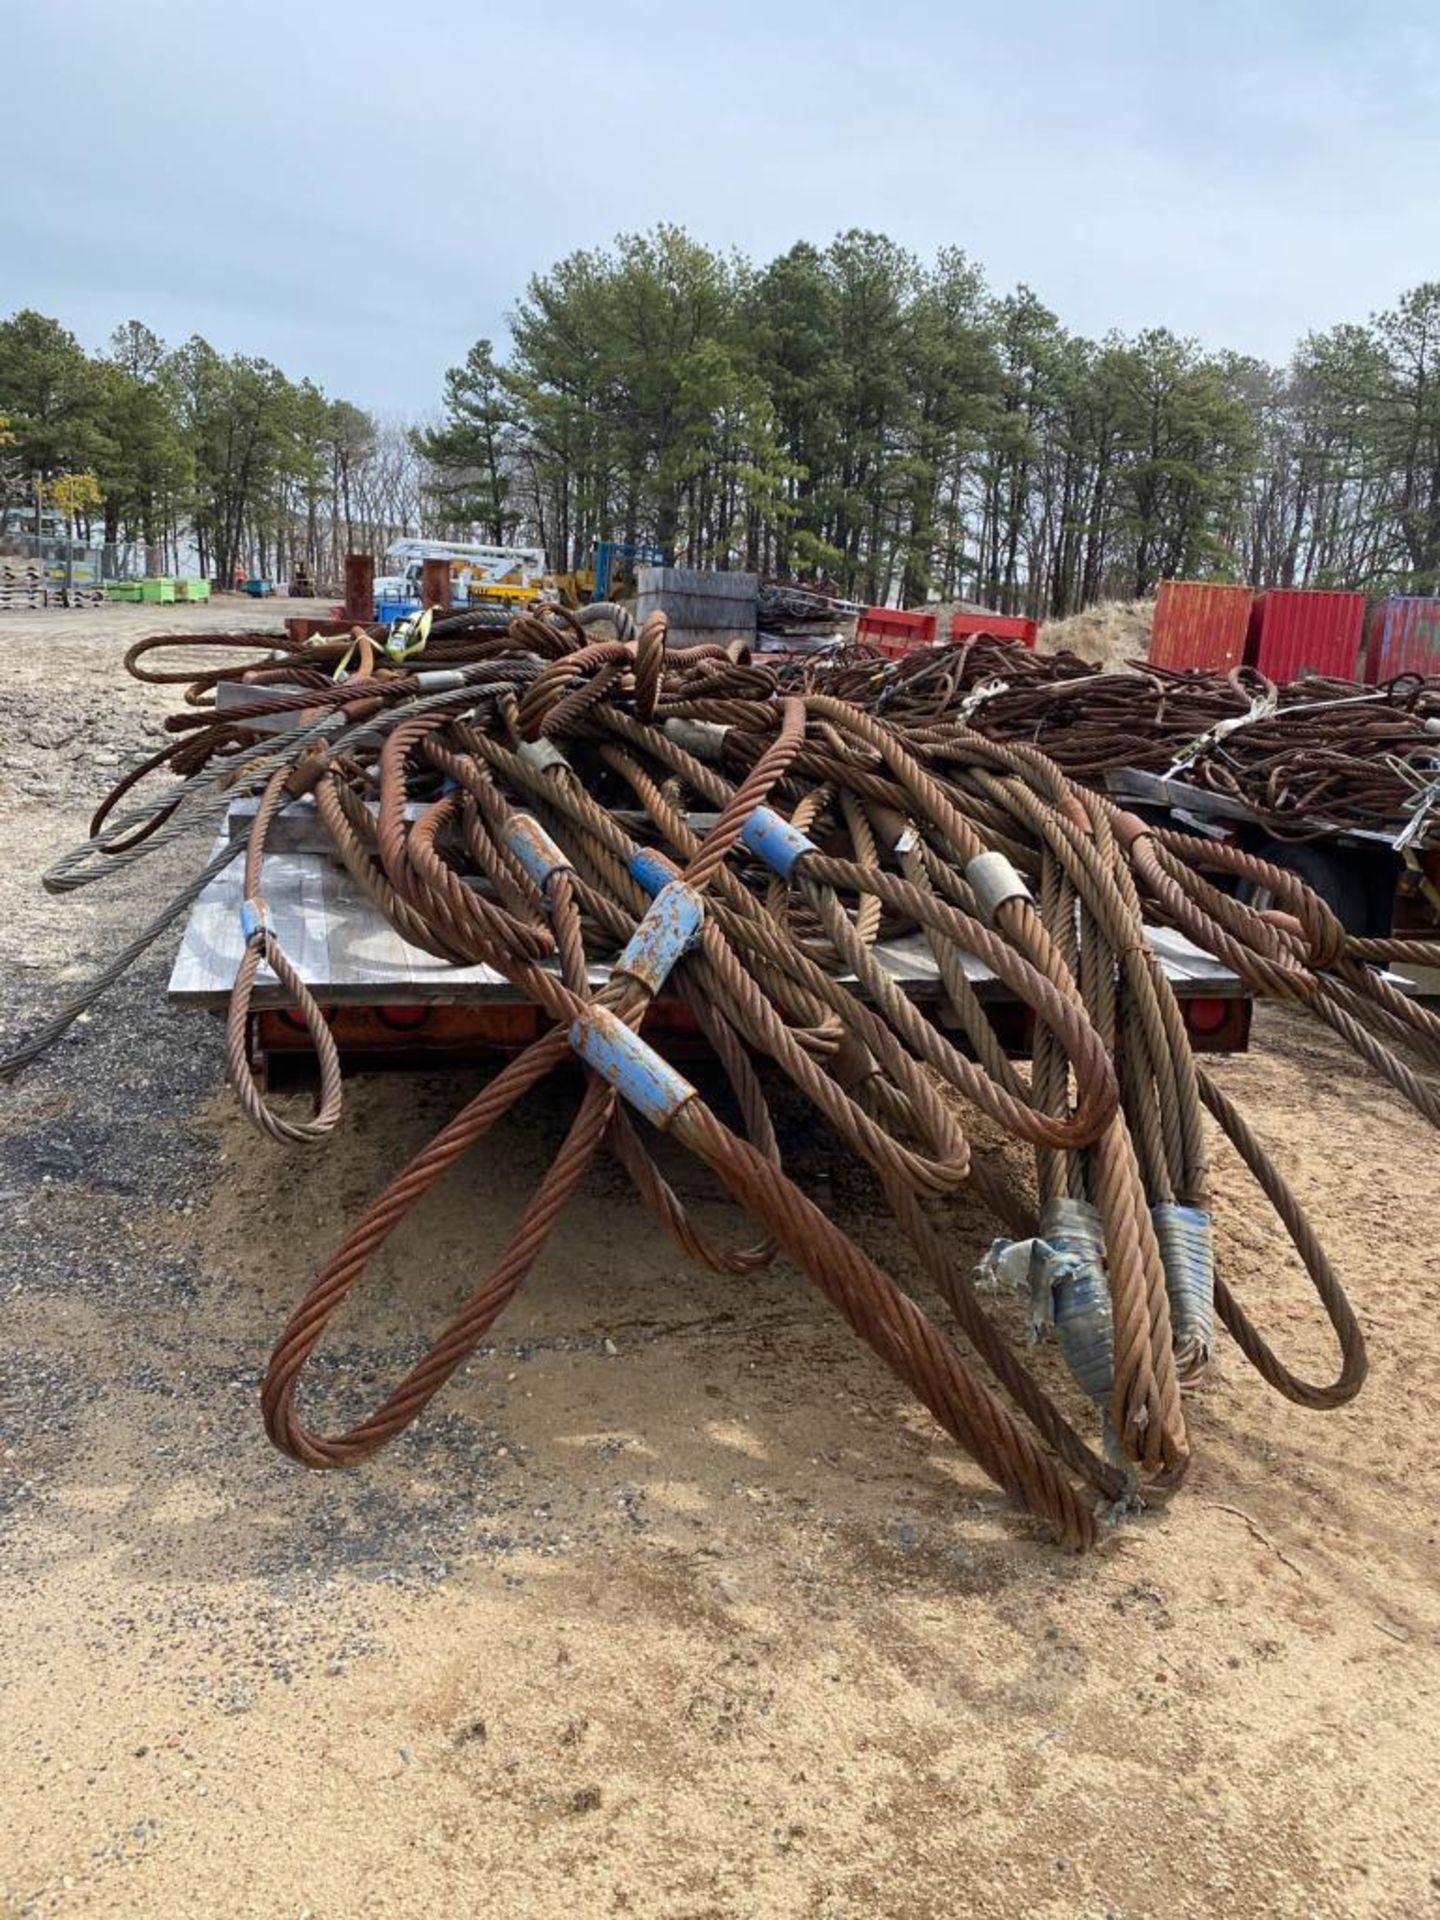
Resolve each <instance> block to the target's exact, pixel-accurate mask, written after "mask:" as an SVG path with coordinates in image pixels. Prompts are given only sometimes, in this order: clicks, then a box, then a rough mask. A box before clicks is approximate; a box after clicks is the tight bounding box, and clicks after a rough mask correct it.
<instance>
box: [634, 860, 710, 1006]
mask: <svg viewBox="0 0 1440 1920" xmlns="http://www.w3.org/2000/svg"><path fill="white" fill-rule="evenodd" d="M704 918H705V902H704V901H703V900H702V899H701V898H700V896H699V894H698V893H696V892H695V890H694V888H693V887H687V886H686V885H685V883H684V881H683V880H672V881H671V882H670V884H669V885H668V886H666V887H662V888H661V889H660V891H659V893H657V894H656V896H655V898H654V899H653V900H652V901H651V902H650V907H649V911H648V912H647V913H646V915H645V918H644V919H643V920H642V921H641V922H640V924H639V926H638V927H637V928H636V929H635V931H634V933H632V934H631V936H630V938H629V941H628V942H627V943H626V946H625V950H624V952H623V953H622V954H621V955H620V957H619V959H617V960H616V962H615V969H614V970H615V972H616V973H628V974H630V975H632V976H633V978H635V979H636V980H639V981H640V982H641V984H642V985H643V986H645V987H647V988H648V989H649V991H650V992H651V993H652V994H656V993H658V992H659V991H660V989H661V987H663V986H664V984H665V982H666V980H667V979H668V978H669V976H670V969H671V968H672V967H673V966H674V965H675V962H676V961H677V960H678V959H679V958H680V956H681V954H682V953H685V952H686V951H687V950H688V949H689V948H690V947H692V946H693V945H694V943H695V937H696V935H697V934H698V933H699V931H700V923H701V921H702V920H703V919H704Z"/></svg>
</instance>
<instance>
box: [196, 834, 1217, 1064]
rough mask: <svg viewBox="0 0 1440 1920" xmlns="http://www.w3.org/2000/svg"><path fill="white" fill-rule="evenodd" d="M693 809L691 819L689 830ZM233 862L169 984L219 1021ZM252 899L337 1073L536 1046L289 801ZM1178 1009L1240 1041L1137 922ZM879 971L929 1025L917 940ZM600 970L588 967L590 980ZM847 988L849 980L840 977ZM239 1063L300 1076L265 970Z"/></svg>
mask: <svg viewBox="0 0 1440 1920" xmlns="http://www.w3.org/2000/svg"><path fill="white" fill-rule="evenodd" d="M254 806H255V803H254V802H253V801H237V802H236V803H235V804H234V805H233V806H232V808H231V812H230V819H229V821H228V823H227V826H226V828H225V830H224V831H223V832H222V833H221V835H220V836H219V838H218V839H217V842H216V847H215V851H216V852H219V851H221V850H222V848H223V847H224V845H225V843H226V840H227V839H233V838H234V836H235V832H236V830H237V828H238V827H239V826H240V824H241V823H242V822H243V821H244V820H245V819H246V818H247V817H250V816H252V815H253V813H254ZM705 818H706V816H704V815H695V816H693V817H692V819H693V824H694V825H695V826H696V827H697V828H700V829H702V830H703V826H704V823H705ZM243 871H244V860H243V857H240V856H238V855H237V857H236V859H235V860H233V861H232V862H231V863H230V865H229V866H227V867H225V868H223V869H222V871H221V872H220V873H219V874H217V875H216V877H215V878H214V879H213V880H212V881H211V882H210V884H209V885H208V886H207V887H206V889H205V890H204V892H203V893H201V894H200V895H199V897H198V898H197V899H196V901H195V904H194V906H193V907H192V908H191V911H190V917H189V921H188V923H187V925H186V928H185V933H184V937H183V939H182V941H181V945H180V950H179V953H178V954H177V956H176V959H175V964H174V967H173V969H172V972H171V975H170V984H169V997H170V1000H171V1002H172V1003H173V1004H174V1005H176V1006H182V1007H192V1008H198V1009H201V1010H204V1011H208V1012H211V1013H220V1012H223V1011H224V1009H225V1008H226V1006H227V1004H228V1002H229V998H230V988H231V983H232V981H233V980H234V978H235V973H236V970H237V968H238V967H239V964H240V958H241V955H242V953H243V950H244V936H243V934H242V932H241V927H240V906H241V901H242V898H243V894H244V886H243ZM261 892H262V894H263V896H264V899H265V903H266V907H267V910H268V913H269V917H270V922H271V925H272V926H273V928H274V931H275V934H276V937H277V938H278V939H279V941H280V944H281V946H282V947H283V948H284V950H285V952H286V954H287V955H288V957H289V959H290V960H291V962H292V964H293V965H294V966H295V968H296V970H297V971H298V973H299V974H300V977H301V978H302V979H303V980H304V982H305V984H306V985H307V986H308V987H309V989H310V991H311V993H312V994H313V995H314V996H315V999H316V1000H317V1001H318V1003H319V1004H320V1006H321V1007H322V1008H323V1009H324V1010H325V1013H326V1018H327V1020H328V1022H329V1025H330V1028H331V1031H332V1033H333V1034H334V1036H335V1040H336V1043H337V1045H338V1046H339V1049H340V1053H341V1056H342V1060H344V1061H345V1062H346V1063H347V1064H348V1065H349V1066H350V1067H351V1068H352V1069H359V1070H368V1069H372V1068H380V1067H387V1066H394V1067H400V1066H413V1065H421V1064H439V1063H440V1060H441V1059H442V1058H448V1059H450V1060H451V1061H454V1062H456V1063H460V1062H463V1061H465V1060H467V1059H471V1058H474V1057H477V1056H480V1057H483V1056H485V1055H491V1054H495V1053H497V1052H498V1053H507V1052H513V1051H515V1050H517V1049H519V1048H521V1047H523V1046H525V1045H527V1044H528V1043H529V1041H530V1040H532V1039H534V1038H536V1037H537V1036H538V1034H539V1033H540V1032H541V1030H542V1028H543V1026H544V1025H545V1024H547V1021H546V1017H545V1016H544V1015H543V1014H542V1012H541V1010H540V1009H539V1008H538V1007H537V1006H535V1005H534V1004H533V1003H532V1002H530V1001H527V1000H526V999H525V998H524V997H523V995H521V994H520V993H519V992H518V991H517V990H516V989H515V988H514V987H513V986H512V985H511V984H510V982H509V981H508V980H507V979H506V978H505V977H504V975H503V974H501V973H498V972H496V971H495V969H494V968H492V967H486V966H469V967H461V966H454V965H451V964H449V963H447V962H446V961H444V960H441V959H438V958H436V957H435V956H434V955H433V954H429V953H425V952H424V951H422V950H421V949H420V948H418V947H413V946H411V945H409V944H408V942H406V941H404V940H402V939H401V938H400V936H399V934H398V933H396V932H395V930H394V928H393V927H391V926H390V924H389V922H388V921H387V920H386V919H385V918H384V916H383V915H382V914H381V913H380V912H379V911H378V909H377V908H376V907H375V906H374V904H373V903H372V902H371V901H370V900H369V899H368V898H367V896H366V895H365V893H364V892H363V891H362V889H361V888H360V887H359V886H358V885H357V884H356V882H355V880H354V879H353V878H352V876H351V875H350V874H349V873H348V872H347V871H346V869H345V868H344V867H343V866H342V865H341V864H340V863H339V861H338V860H337V859H335V858H334V856H333V854H332V853H331V851H330V850H329V844H328V841H327V840H326V838H325V836H324V833H323V830H322V828H321V826H320V823H319V821H318V819H317V818H316V816H315V812H314V807H313V803H311V802H309V801H304V802H300V803H298V804H297V805H294V806H292V807H290V808H289V809H287V811H286V812H285V813H283V814H281V815H280V816H279V817H278V818H277V819H276V820H275V821H274V822H273V823H272V826H271V829H270V834H269V837H268V839H267V842H266V851H265V859H264V865H263V872H262V879H261ZM1146 938H1147V940H1148V941H1149V943H1150V945H1151V947H1152V948H1153V950H1154V951H1155V953H1156V954H1157V955H1158V956H1159V958H1160V961H1161V964H1162V965H1163V967H1164V969H1165V973H1166V976H1167V978H1168V979H1169V980H1170V983H1171V985H1172V986H1173V988H1174V990H1175V993H1176V997H1177V999H1178V1000H1179V1002H1180V1004H1181V1007H1182V1010H1183V1011H1184V1013H1185V1018H1186V1025H1187V1028H1188V1030H1189V1032H1190V1036H1191V1040H1192V1043H1193V1044H1194V1045H1195V1046H1196V1047H1197V1048H1198V1049H1199V1050H1201V1051H1205V1052H1239V1051H1242V1050H1243V1049H1244V1048H1245V1047H1246V1045H1247V1044H1248V1041H1249V1033H1250V1012H1251V998H1250V994H1249V991H1248V989H1247V988H1246V987H1245V985H1244V983H1243V982H1242V981H1241V980H1240V979H1239V978H1238V977H1237V976H1236V975H1235V974H1233V973H1231V972H1230V971H1229V969H1228V968H1226V967H1224V966H1222V965H1221V964H1220V962H1219V961H1217V960H1216V959H1214V958H1213V956H1212V955H1210V954H1208V953H1205V952H1203V951H1202V950H1201V949H1200V948H1199V947H1197V946H1195V945H1193V944H1192V943H1191V942H1190V941H1189V940H1187V939H1186V938H1185V937H1184V936H1183V935H1182V934H1179V933H1176V932H1175V931H1173V930H1172V929H1169V928H1164V927H1151V928H1147V929H1146ZM875 951H876V954H877V957H878V958H879V959H880V961H881V963H882V964H883V965H884V966H885V968H886V969H887V971H888V972H889V973H890V974H891V975H892V976H893V977H894V978H895V979H896V980H897V981H898V982H899V984H900V986H901V988H902V989H903V991H904V992H905V993H906V994H908V995H909V996H910V997H911V998H912V999H914V1000H915V1001H916V1002H917V1003H919V1004H921V1005H923V1006H929V1007H933V1008H934V1009H935V1012H936V1015H937V1017H939V1016H940V1001H941V998H942V990H941V982H940V975H939V970H938V968H937V966H936V964H935V960H934V957H933V955H932V954H931V952H930V950H929V948H928V947H927V945H926V944H925V941H924V939H923V937H922V936H921V935H919V934H918V933H917V934H909V935H906V936H904V937H903V938H901V939H897V940H889V941H882V942H881V943H880V944H879V945H878V946H877V947H876V949H875ZM962 959H963V964H964V967H965V972H966V977H967V978H968V979H969V980H970V982H971V984H972V985H973V986H974V988H975V990H976V993H977V995H978V996H979V997H980V998H981V999H982V1000H984V1001H986V1002H987V1003H988V1004H989V1006H990V1009H991V1016H992V1018H993V1019H994V1020H995V1022H996V1026H997V1030H998V1031H999V1033H1000V1037H1001V1039H1002V1041H1003V1042H1004V1044H1005V1045H1006V1047H1007V1048H1008V1049H1009V1050H1010V1051H1011V1052H1013V1053H1015V1054H1017V1055H1023V1054H1026V1053H1028V1051H1029V1045H1030V1022H1029V1017H1028V1010H1027V1009H1026V1008H1025V1007H1023V1006H1022V1005H1021V1004H1020V1003H1019V1002H1018V1001H1016V1000H1015V999H1014V998H1013V997H1012V996H1011V995H1010V994H1009V992H1008V991H1007V989H1006V988H1005V987H1004V986H1003V985H1002V984H1001V982H1000V981H999V980H997V979H996V978H995V976H994V975H993V974H992V973H991V972H990V971H989V970H988V969H987V968H986V967H985V966H983V965H982V964H981V962H980V961H978V960H976V959H975V958H974V957H973V956H970V955H965V956H962ZM607 973H608V970H607V969H606V968H604V967H592V968H591V969H590V982H591V985H592V986H593V987H597V988H598V987H599V986H601V985H603V984H604V981H605V979H606V978H607ZM851 984H853V983H851ZM250 1028H251V1031H250V1048H251V1057H252V1060H253V1062H254V1064H255V1066H256V1068H257V1071H260V1072H269V1073H270V1074H271V1075H272V1077H273V1076H274V1074H275V1073H276V1072H277V1071H278V1072H282V1073H283V1072H284V1071H285V1070H286V1069H287V1068H289V1069H297V1068H303V1067H304V1066H305V1064H306V1062H307V1060H313V1057H314V1056H313V1048H312V1047H311V1043H310V1041H309V1038H308V1036H307V1035H306V1033H305V1031H304V1028H303V1025H302V1024H301V1022H300V1020H299V1018H298V1016H296V1015H294V1014H293V1013H292V1012H291V1011H290V1010H289V1005H288V995H287V994H286V991H285V989H284V988H283V986H282V985H281V983H280V981H279V980H278V979H277V978H276V976H275V975H274V974H273V973H272V972H271V970H270V969H269V968H268V967H262V968H261V970H260V973H259V976H258V978H257V980H256V983H255V989H254V993H253V996H252V1002H251V1016H250ZM645 1032H646V1035H647V1037H648V1038H650V1039H651V1040H652V1041H653V1042H654V1044H655V1045H656V1046H658V1047H659V1048H660V1049H661V1050H662V1051H663V1052H669V1053H672V1054H675V1055H677V1056H679V1057H685V1056H687V1055H693V1054H695V1053H699V1052H703V1051H704V1050H705V1043H704V1040H703V1036H702V1035H701V1033H700V1030H699V1027H698V1024H697V1023H696V1021H695V1018H694V1015H693V1014H692V1013H691V1011H690V1009H689V1008H688V1007H687V1006H686V1005H685V1004H684V1003H683V1002H682V1001H680V1000H679V999H677V998H675V997H673V996H670V995H662V996H661V997H660V998H659V999H658V1000H657V1001H656V1002H655V1004H654V1005H653V1006H652V1008H651V1010H650V1013H649V1015H648V1017H647V1020H646V1027H645Z"/></svg>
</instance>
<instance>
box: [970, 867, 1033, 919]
mask: <svg viewBox="0 0 1440 1920" xmlns="http://www.w3.org/2000/svg"><path fill="white" fill-rule="evenodd" d="M965 878H966V881H967V882H968V883H969V886H970V890H971V892H972V893H973V894H974V895H975V898H976V900H977V901H978V902H979V905H980V918H981V919H982V920H983V921H984V922H985V924H986V926H987V927H988V926H993V925H994V924H995V916H996V914H997V913H998V912H999V911H1000V909H1001V907H1003V906H1004V904H1005V902H1006V901H1007V900H1029V899H1032V898H1033V897H1034V896H1033V895H1032V894H1031V892H1030V888H1029V886H1028V885H1027V884H1026V881H1025V876H1024V874H1022V873H1021V872H1019V870H1018V869H1017V868H1016V867H1015V865H1014V864H1013V862H1011V861H1009V860H1007V859H1006V857H1005V855H1004V854H1003V853H995V852H993V851H992V852H990V853H977V854H976V856H975V858H974V859H973V860H967V861H966V863H965Z"/></svg>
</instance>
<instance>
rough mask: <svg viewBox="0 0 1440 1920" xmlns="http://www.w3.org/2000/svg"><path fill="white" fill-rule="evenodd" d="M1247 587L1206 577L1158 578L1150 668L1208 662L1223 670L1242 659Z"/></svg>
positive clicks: (1250, 595) (1215, 669) (1217, 670)
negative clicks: (1220, 582)
mask: <svg viewBox="0 0 1440 1920" xmlns="http://www.w3.org/2000/svg"><path fill="white" fill-rule="evenodd" d="M1254 599H1255V596H1254V594H1253V593H1252V592H1251V591H1250V589H1249V587H1227V586H1218V585H1214V584H1212V583H1211V582H1210V581H1208V580H1162V581H1161V582H1160V589H1159V591H1158V593H1157V594H1156V595H1155V624H1154V626H1153V627H1152V628H1151V632H1150V652H1149V655H1148V658H1149V661H1150V664H1151V665H1152V666H1155V667H1173V668H1176V669H1179V668H1182V667H1208V668H1209V669H1210V670H1211V671H1212V672H1214V673H1228V672H1229V671H1230V669H1231V668H1232V667H1238V666H1239V665H1240V663H1241V661H1242V660H1243V659H1244V658H1245V636H1246V634H1247V633H1248V632H1249V630H1250V608H1251V605H1252V603H1253V602H1254Z"/></svg>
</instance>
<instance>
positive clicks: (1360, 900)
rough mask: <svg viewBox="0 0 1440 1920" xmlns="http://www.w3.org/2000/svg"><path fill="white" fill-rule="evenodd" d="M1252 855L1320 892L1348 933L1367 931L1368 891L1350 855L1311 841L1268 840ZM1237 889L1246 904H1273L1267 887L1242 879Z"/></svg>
mask: <svg viewBox="0 0 1440 1920" xmlns="http://www.w3.org/2000/svg"><path fill="white" fill-rule="evenodd" d="M1255 854H1256V858H1257V859H1260V860H1267V861H1268V862H1269V863H1270V865H1271V866H1272V867H1283V868H1284V870H1285V872H1286V873H1293V874H1294V875H1295V876H1296V878H1297V879H1300V880H1303V881H1304V882H1305V884H1306V886H1307V887H1309V889H1310V891H1311V892H1312V893H1318V894H1319V896H1320V898H1321V899H1322V900H1323V901H1324V902H1325V904H1326V906H1327V907H1329V909H1330V911H1331V912H1332V913H1333V914H1334V915H1335V918H1336V919H1337V920H1338V921H1339V922H1340V924H1341V926H1342V927H1344V929H1345V931H1346V932H1347V933H1351V934H1354V935H1356V936H1357V938H1360V939H1364V938H1365V937H1366V936H1367V935H1368V934H1369V931H1370V919H1371V910H1370V893H1369V889H1368V888H1367V887H1366V885H1365V875H1364V873H1363V872H1362V870H1361V868H1360V865H1359V863H1358V861H1356V860H1355V859H1354V858H1353V857H1352V856H1351V855H1349V854H1347V853H1343V852H1339V851H1336V850H1334V849H1332V848H1329V847H1322V846H1319V845H1317V844H1316V843H1315V842H1314V841H1313V840H1267V841H1266V842H1265V843H1264V845H1263V846H1260V847H1257V848H1256V849H1255ZM1236 891H1237V893H1238V895H1239V897H1240V898H1241V899H1242V900H1244V901H1245V902H1246V904H1247V905H1248V906H1252V907H1260V908H1265V907H1271V906H1274V905H1275V904H1276V903H1275V900H1274V897H1273V896H1272V894H1271V892H1270V889H1269V888H1268V887H1257V886H1254V885H1252V884H1251V883H1250V882H1249V881H1244V882H1242V884H1241V885H1240V886H1239V887H1238V888H1237V889H1236Z"/></svg>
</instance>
